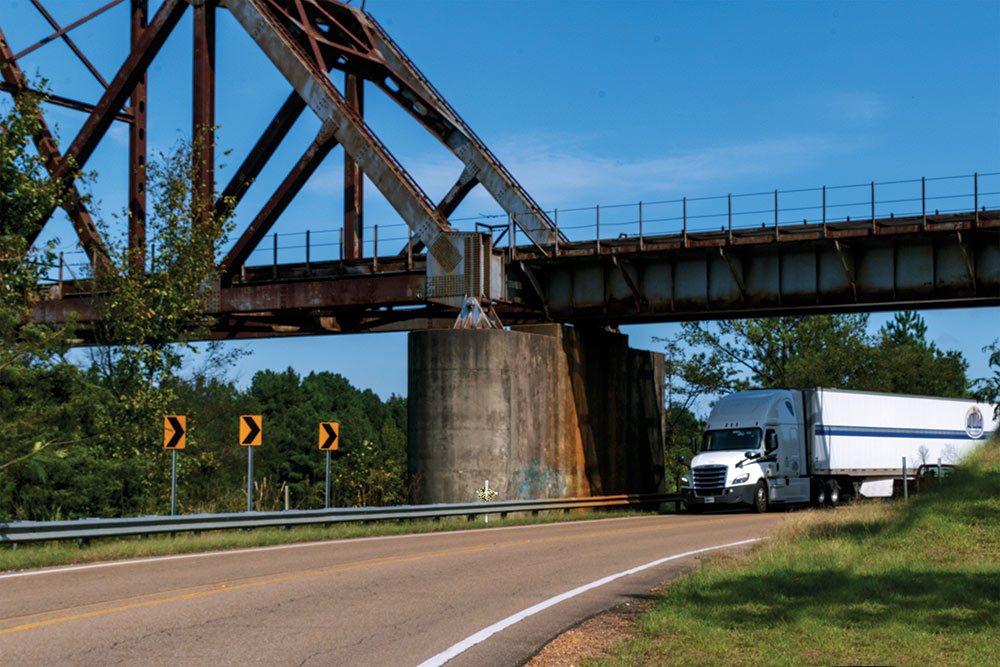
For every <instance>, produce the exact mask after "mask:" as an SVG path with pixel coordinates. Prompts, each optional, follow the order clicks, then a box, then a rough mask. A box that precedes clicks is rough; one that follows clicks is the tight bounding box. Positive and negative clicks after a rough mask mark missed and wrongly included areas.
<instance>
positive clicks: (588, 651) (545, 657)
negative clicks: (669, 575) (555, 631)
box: [524, 596, 654, 667]
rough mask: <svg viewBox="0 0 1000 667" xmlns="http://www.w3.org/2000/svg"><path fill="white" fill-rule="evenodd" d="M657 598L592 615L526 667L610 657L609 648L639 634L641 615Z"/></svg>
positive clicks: (570, 665)
mask: <svg viewBox="0 0 1000 667" xmlns="http://www.w3.org/2000/svg"><path fill="white" fill-rule="evenodd" d="M653 602H654V598H653V596H650V598H648V599H645V600H642V599H640V600H638V601H633V602H626V603H623V604H620V605H618V606H617V607H614V608H612V609H609V610H608V611H606V612H603V613H601V614H598V615H597V616H591V617H590V618H588V619H587V620H585V621H584V622H583V623H580V625H577V626H576V627H574V628H570V629H569V630H567V631H566V632H564V633H562V634H561V635H559V636H558V637H556V638H555V639H553V640H552V641H550V642H549V643H548V644H546V645H545V648H543V649H542V650H541V651H539V652H538V654H537V655H536V656H535V657H534V658H532V659H531V660H529V661H528V662H526V663H524V664H525V667H576V666H577V665H579V664H580V661H581V660H584V659H585V658H608V657H610V654H609V653H608V648H610V647H611V645H612V644H614V643H615V642H617V641H621V640H623V639H628V638H630V637H633V636H635V634H636V632H637V630H636V626H637V624H638V622H639V616H640V615H641V614H643V613H645V612H646V611H648V610H649V609H650V608H651V607H652V606H653Z"/></svg>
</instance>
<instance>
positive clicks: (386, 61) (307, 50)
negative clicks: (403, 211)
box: [254, 0, 558, 245]
mask: <svg viewBox="0 0 1000 667" xmlns="http://www.w3.org/2000/svg"><path fill="white" fill-rule="evenodd" d="M254 1H255V2H257V3H258V4H259V7H260V8H261V9H262V10H265V11H267V12H268V14H269V16H270V17H271V18H272V19H273V20H274V22H275V23H276V24H279V25H281V26H282V27H283V28H285V29H286V30H288V31H289V32H290V33H294V34H296V35H299V39H298V41H297V43H296V44H297V47H298V49H299V51H300V53H301V54H302V55H303V56H304V57H306V58H309V57H311V58H312V60H313V62H314V63H317V64H319V66H320V67H333V68H336V69H340V70H343V71H344V72H347V73H348V74H351V75H356V76H358V77H364V78H366V79H368V80H370V81H371V82H372V83H373V84H374V85H376V86H377V87H378V88H380V89H381V90H382V91H383V92H384V93H385V94H386V95H387V96H389V97H390V98H391V99H393V100H394V101H395V102H396V103H397V104H399V105H400V107H402V108H403V109H404V110H405V111H406V112H407V113H409V114H410V115H411V116H413V117H414V118H415V119H416V120H417V121H418V122H419V123H420V124H421V125H423V126H424V127H425V128H426V129H427V130H428V131H429V132H431V134H433V135H434V136H435V137H436V138H437V139H438V140H439V141H440V142H441V143H442V144H443V145H444V146H445V147H446V148H448V150H450V151H451V152H452V153H454V154H455V156H456V157H458V159H459V160H461V161H462V162H463V164H464V165H465V169H466V170H467V171H470V172H471V173H472V175H473V176H474V177H475V179H476V180H475V181H473V182H472V185H475V184H476V183H477V182H478V183H482V184H483V186H484V187H485V188H486V190H487V191H488V192H489V193H490V194H491V195H492V196H493V198H494V199H495V200H496V201H497V203H499V204H500V205H501V206H502V207H503V208H504V210H505V211H507V212H508V213H512V214H518V215H519V216H520V217H521V219H522V225H523V227H524V229H525V230H526V232H527V233H528V235H529V236H530V237H531V238H532V240H533V241H535V242H536V243H538V244H540V245H544V244H550V243H553V242H554V240H555V237H556V235H557V234H558V231H557V230H556V229H555V226H554V225H553V224H552V222H551V221H550V220H549V219H548V216H547V215H546V214H545V212H544V211H543V210H542V209H541V207H539V206H538V204H537V203H536V202H535V201H534V200H533V199H532V198H531V196H530V195H528V193H527V192H525V190H524V188H523V187H521V185H520V184H519V183H518V182H517V180H516V179H515V178H514V177H513V175H511V173H510V172H509V171H507V169H506V168H505V167H504V166H503V164H502V163H501V162H500V161H499V160H498V159H497V158H496V156H495V155H493V153H491V152H490V150H489V149H488V148H487V147H486V145H485V144H484V143H483V142H482V140H480V139H479V137H478V136H477V135H476V134H475V133H474V132H473V131H472V129H471V128H470V127H469V126H468V125H467V124H466V123H465V121H464V120H463V119H462V118H461V116H459V115H458V113H457V112H456V111H455V110H454V109H453V108H452V107H451V106H450V105H449V104H448V102H447V101H446V100H445V99H444V97H443V96H442V95H441V93H439V92H438V91H437V89H435V88H434V86H433V85H432V84H431V83H430V81H429V80H428V79H427V77H425V76H424V75H423V73H421V72H420V70H419V69H418V68H417V67H416V65H415V64H414V63H413V62H412V61H411V60H410V59H409V58H408V57H407V56H406V54H405V53H403V51H402V49H401V48H400V47H399V46H398V45H397V44H396V43H395V42H394V41H393V40H392V38H390V37H389V35H388V34H387V33H386V32H385V30H384V29H383V28H382V27H381V26H380V25H379V24H378V22H377V21H375V19H374V18H373V17H372V16H371V15H370V14H367V13H366V12H365V11H364V10H363V9H362V8H357V7H353V6H349V5H347V4H345V3H342V2H336V1H334V0H294V1H293V0H254ZM459 201H460V200H459ZM419 236H420V235H419V234H418V237H419Z"/></svg>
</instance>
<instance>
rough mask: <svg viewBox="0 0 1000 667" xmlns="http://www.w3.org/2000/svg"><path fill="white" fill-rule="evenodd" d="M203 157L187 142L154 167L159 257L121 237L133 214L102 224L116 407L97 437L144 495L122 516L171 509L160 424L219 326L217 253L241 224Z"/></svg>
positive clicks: (104, 345) (103, 340) (101, 281)
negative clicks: (207, 184) (219, 201)
mask: <svg viewBox="0 0 1000 667" xmlns="http://www.w3.org/2000/svg"><path fill="white" fill-rule="evenodd" d="M200 153H201V149H200V146H199V145H198V144H197V142H195V143H186V142H179V143H178V144H177V146H175V148H174V150H173V151H172V152H170V153H160V154H159V156H158V157H157V158H156V159H155V160H151V161H150V162H149V163H148V164H147V166H146V170H147V173H146V185H147V194H148V197H149V201H150V203H151V206H150V208H149V216H148V218H147V219H146V220H145V221H144V224H145V228H146V237H147V238H148V239H149V240H150V249H151V252H150V253H149V257H144V254H145V248H142V247H139V248H133V247H129V244H128V239H127V238H126V235H125V234H124V233H123V232H120V231H117V230H118V228H119V227H127V225H117V224H116V223H118V222H120V221H121V220H122V219H124V218H125V217H127V215H128V212H127V211H126V212H124V213H123V214H122V215H116V216H112V219H111V220H100V221H99V223H98V229H99V232H100V233H101V238H102V241H103V243H104V247H105V248H106V249H107V256H108V262H107V264H106V265H105V266H103V267H101V269H100V270H98V271H95V272H94V276H93V283H94V294H95V296H94V307H95V310H97V312H98V313H99V314H100V318H99V319H98V321H97V322H96V323H95V330H94V336H95V339H96V340H97V341H98V343H99V344H98V345H97V346H96V347H95V348H92V355H91V359H92V362H93V370H94V373H95V375H96V376H97V380H98V383H99V384H100V386H102V387H103V388H104V389H106V390H107V391H108V392H109V394H110V396H111V397H112V400H110V401H108V402H107V403H105V404H104V405H102V406H101V407H102V409H101V410H99V411H98V412H97V420H98V422H99V423H98V426H97V433H98V434H100V443H101V445H102V447H103V448H104V450H105V451H104V456H105V457H107V458H108V459H109V460H112V461H117V462H120V464H121V466H122V468H121V469H120V470H119V471H118V472H119V476H120V477H121V478H124V480H125V481H121V482H118V483H120V484H122V485H128V484H137V485H138V489H139V490H136V491H135V492H134V493H133V492H129V491H127V490H125V491H123V493H122V496H123V497H129V498H130V499H131V504H130V505H128V506H125V505H123V506H122V507H121V508H120V511H121V512H122V513H131V512H151V511H154V510H156V509H158V508H162V507H163V506H164V504H165V503H166V502H167V498H168V494H167V492H166V490H167V489H169V472H168V470H169V467H168V466H167V465H165V464H164V457H165V454H164V452H163V451H162V448H161V447H160V446H159V442H158V438H159V425H160V424H162V420H163V416H164V415H165V414H169V413H170V412H171V406H172V405H174V404H175V402H176V401H177V394H176V391H175V389H176V383H175V382H174V379H175V376H176V374H177V373H178V372H179V371H180V369H181V367H182V363H183V354H184V352H185V351H189V352H191V353H193V354H197V353H199V351H198V349H197V348H195V347H194V346H193V345H192V344H191V342H190V341H192V340H194V339H197V338H204V337H205V336H206V334H207V331H208V329H209V328H210V326H211V325H212V319H211V318H210V317H208V316H206V315H205V314H204V313H205V312H206V311H207V310H208V308H207V306H208V303H209V300H210V299H211V297H212V290H213V285H215V284H216V283H217V279H218V266H217V263H216V260H215V253H214V248H215V244H216V243H219V244H222V243H224V242H225V239H226V235H227V234H228V232H229V231H230V229H231V227H232V225H231V223H230V222H229V213H230V207H222V208H223V209H225V210H220V209H216V207H215V193H213V192H206V191H205V190H204V188H202V187H200V186H199V181H198V179H199V175H198V165H199V159H200ZM154 249H155V255H154V254H153V252H152V250H154ZM210 352H211V353H215V354H221V352H220V351H219V350H218V349H217V348H210ZM229 354H230V355H238V354H240V351H239V350H235V351H233V352H230V353H229ZM140 490H141V491H140Z"/></svg>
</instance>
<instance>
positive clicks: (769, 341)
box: [682, 314, 871, 393]
mask: <svg viewBox="0 0 1000 667" xmlns="http://www.w3.org/2000/svg"><path fill="white" fill-rule="evenodd" d="M867 324H868V316H867V315H864V314H859V315H814V316H809V317H766V318H761V319H755V320H723V321H720V322H715V323H713V324H707V323H702V322H686V323H684V325H683V333H682V337H683V340H684V342H685V343H687V345H689V346H691V347H692V348H694V349H696V350H698V349H699V348H702V349H705V350H707V352H700V351H699V352H698V353H696V354H695V355H694V356H693V357H692V360H693V361H695V362H696V363H697V364H698V365H700V366H702V367H703V368H704V369H705V370H704V371H703V372H706V373H712V374H713V376H714V377H715V378H717V381H716V382H715V387H714V389H715V392H716V393H724V392H730V391H742V390H746V389H749V388H758V389H775V388H789V387H817V386H822V387H833V388H859V386H862V385H865V384H866V383H867V381H868V376H869V375H870V372H871V370H870V369H871V358H870V355H871V346H870V343H869V339H868V334H867Z"/></svg>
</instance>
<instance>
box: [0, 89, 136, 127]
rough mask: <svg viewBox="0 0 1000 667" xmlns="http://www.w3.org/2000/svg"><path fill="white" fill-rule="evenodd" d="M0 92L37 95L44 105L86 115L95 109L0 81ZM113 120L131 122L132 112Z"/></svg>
mask: <svg viewBox="0 0 1000 667" xmlns="http://www.w3.org/2000/svg"><path fill="white" fill-rule="evenodd" d="M0 90H2V91H3V92H5V93H11V94H19V93H31V94H33V95H37V96H38V97H43V98H45V99H44V103H45V104H54V105H56V106H60V107H66V108H67V109H75V110H77V111H86V112H87V113H93V111H94V109H96V108H97V107H96V106H94V105H93V104H87V103H86V102H81V101H80V100H74V99H70V98H69V97H63V96H62V95H56V94H55V93H47V92H45V91H41V90H35V89H34V88H27V87H25V86H21V85H14V84H10V83H7V82H6V81H0ZM115 120H120V121H122V122H125V123H131V122H132V112H131V111H119V112H118V113H116V114H115Z"/></svg>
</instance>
